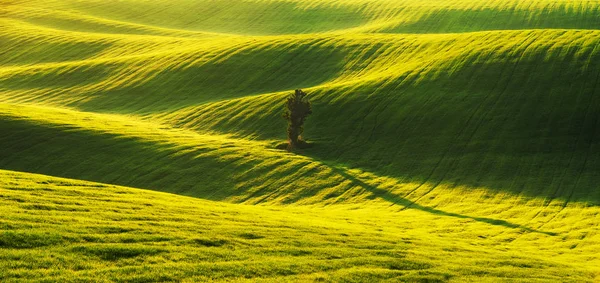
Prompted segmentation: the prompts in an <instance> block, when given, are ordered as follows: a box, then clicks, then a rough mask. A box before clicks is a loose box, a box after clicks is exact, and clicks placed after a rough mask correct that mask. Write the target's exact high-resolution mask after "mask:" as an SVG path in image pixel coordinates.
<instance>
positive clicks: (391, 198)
mask: <svg viewBox="0 0 600 283" xmlns="http://www.w3.org/2000/svg"><path fill="white" fill-rule="evenodd" d="M327 166H328V167H329V168H331V170H333V171H334V172H336V173H337V174H339V175H341V176H342V177H344V178H345V179H347V180H350V181H351V182H352V183H354V184H356V185H358V186H360V187H362V188H363V189H365V190H367V191H369V192H371V193H373V195H375V196H377V197H379V198H381V199H383V200H385V201H387V202H390V203H392V204H394V205H400V206H404V209H416V210H421V211H424V212H428V213H432V214H436V215H442V216H448V217H456V218H461V219H471V220H475V221H477V222H482V223H486V224H490V225H496V226H503V227H506V228H511V229H521V230H524V231H526V232H534V233H540V234H545V235H548V236H556V235H557V233H554V232H547V231H542V230H537V229H534V228H531V227H527V226H524V225H521V224H516V223H512V222H509V221H506V220H501V219H494V218H487V217H475V216H469V215H464V214H459V213H454V212H447V211H443V210H439V209H436V208H433V207H429V206H424V205H420V204H418V203H416V202H414V201H411V200H409V199H406V198H403V197H400V196H398V195H395V194H393V193H390V192H389V191H387V190H384V189H380V188H378V187H375V186H373V185H369V184H367V183H365V182H364V181H362V180H360V179H358V178H356V177H355V176H353V175H352V174H350V173H348V172H347V170H345V169H342V168H339V167H336V166H330V165H327Z"/></svg>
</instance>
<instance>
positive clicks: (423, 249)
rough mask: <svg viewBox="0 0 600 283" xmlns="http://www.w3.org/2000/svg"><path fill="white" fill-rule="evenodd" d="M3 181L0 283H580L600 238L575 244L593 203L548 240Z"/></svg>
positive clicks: (20, 179) (344, 211) (463, 226)
mask: <svg viewBox="0 0 600 283" xmlns="http://www.w3.org/2000/svg"><path fill="white" fill-rule="evenodd" d="M0 176H1V178H0V211H1V212H2V215H3V218H2V220H1V222H0V227H2V230H3V232H2V233H1V234H0V249H2V253H0V259H1V260H0V274H1V275H0V280H2V281H12V280H17V281H20V280H34V281H38V280H42V281H44V280H45V281H95V280H97V279H101V280H107V281H108V280H110V281H112V280H115V281H123V282H138V281H180V280H183V281H190V282H192V281H194V282H197V281H207V280H216V281H228V280H232V279H236V280H241V281H245V280H252V281H255V280H257V281H265V282H271V281H273V282H278V281H282V280H285V281H289V280H303V281H304V280H306V281H314V280H317V281H340V280H342V281H371V280H394V281H396V280H406V281H434V282H435V281H446V280H459V281H471V280H472V281H478V282H481V281H488V280H489V281H496V280H499V279H502V280H508V281H510V280H527V279H532V280H533V279H535V280H541V281H556V280H559V281H573V282H582V281H590V280H593V279H594V276H595V274H594V270H595V269H594V268H595V266H596V267H597V266H598V265H597V264H598V260H597V259H595V260H592V261H590V258H589V257H588V258H586V256H584V255H583V254H585V251H587V252H590V253H592V252H593V251H595V250H597V248H598V247H599V245H600V241H599V239H598V237H597V235H596V236H595V237H581V235H586V234H587V235H589V234H591V233H593V229H594V228H593V227H590V224H591V226H593V224H594V220H593V218H594V217H597V216H598V214H600V210H599V209H598V208H597V207H585V208H583V207H582V208H579V209H568V210H569V211H570V212H571V213H573V214H571V213H569V212H563V216H564V217H561V218H560V219H557V220H555V221H554V222H555V223H553V224H552V225H551V227H548V228H546V229H548V230H552V231H556V232H557V233H558V234H556V235H548V234H544V233H540V232H536V231H527V230H524V229H519V228H508V227H503V226H502V225H490V224H488V223H485V222H481V221H477V220H473V219H469V218H461V217H447V216H441V215H439V214H436V213H432V212H430V211H422V210H418V209H410V210H404V211H395V210H394V209H393V208H387V209H386V208H381V207H380V208H375V207H369V206H365V207H361V208H352V209H350V207H348V206H347V205H339V206H333V207H322V206H291V207H289V206H288V207H279V206H255V205H240V204H228V203H223V202H214V201H206V200H201V199H197V198H190V197H183V196H176V195H172V194H166V193H158V192H150V191H145V190H139V189H131V188H126V187H119V186H114V185H105V184H99V183H91V182H85V181H77V180H71V179H61V178H55V177H48V176H44V175H36V174H30V173H17V172H13V171H0ZM39 204H44V205H39ZM581 214H587V215H589V216H590V218H589V219H588V220H583V221H579V225H576V227H569V229H565V228H564V227H561V224H568V223H571V221H573V220H575V219H579V218H580V215H581ZM374 215H376V217H373V216H374ZM423 223H428V224H427V225H423ZM573 246H579V247H578V248H573ZM590 255H591V254H590ZM596 271H597V270H596Z"/></svg>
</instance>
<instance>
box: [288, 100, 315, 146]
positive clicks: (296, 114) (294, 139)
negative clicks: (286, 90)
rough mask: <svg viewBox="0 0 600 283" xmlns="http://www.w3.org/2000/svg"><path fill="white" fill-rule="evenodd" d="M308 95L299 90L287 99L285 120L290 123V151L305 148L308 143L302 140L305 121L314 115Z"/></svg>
mask: <svg viewBox="0 0 600 283" xmlns="http://www.w3.org/2000/svg"><path fill="white" fill-rule="evenodd" d="M307 96H308V94H306V92H303V91H302V90H301V89H297V90H296V91H294V93H293V94H290V96H289V97H288V98H287V101H286V103H285V111H284V113H283V118H285V119H286V120H287V121H288V127H287V136H288V148H287V149H288V150H290V151H291V150H293V149H295V148H303V147H305V146H306V142H305V141H303V140H302V136H301V135H302V132H303V131H304V120H306V117H308V115H310V114H311V113H312V109H311V106H310V101H309V100H308V97H307Z"/></svg>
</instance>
